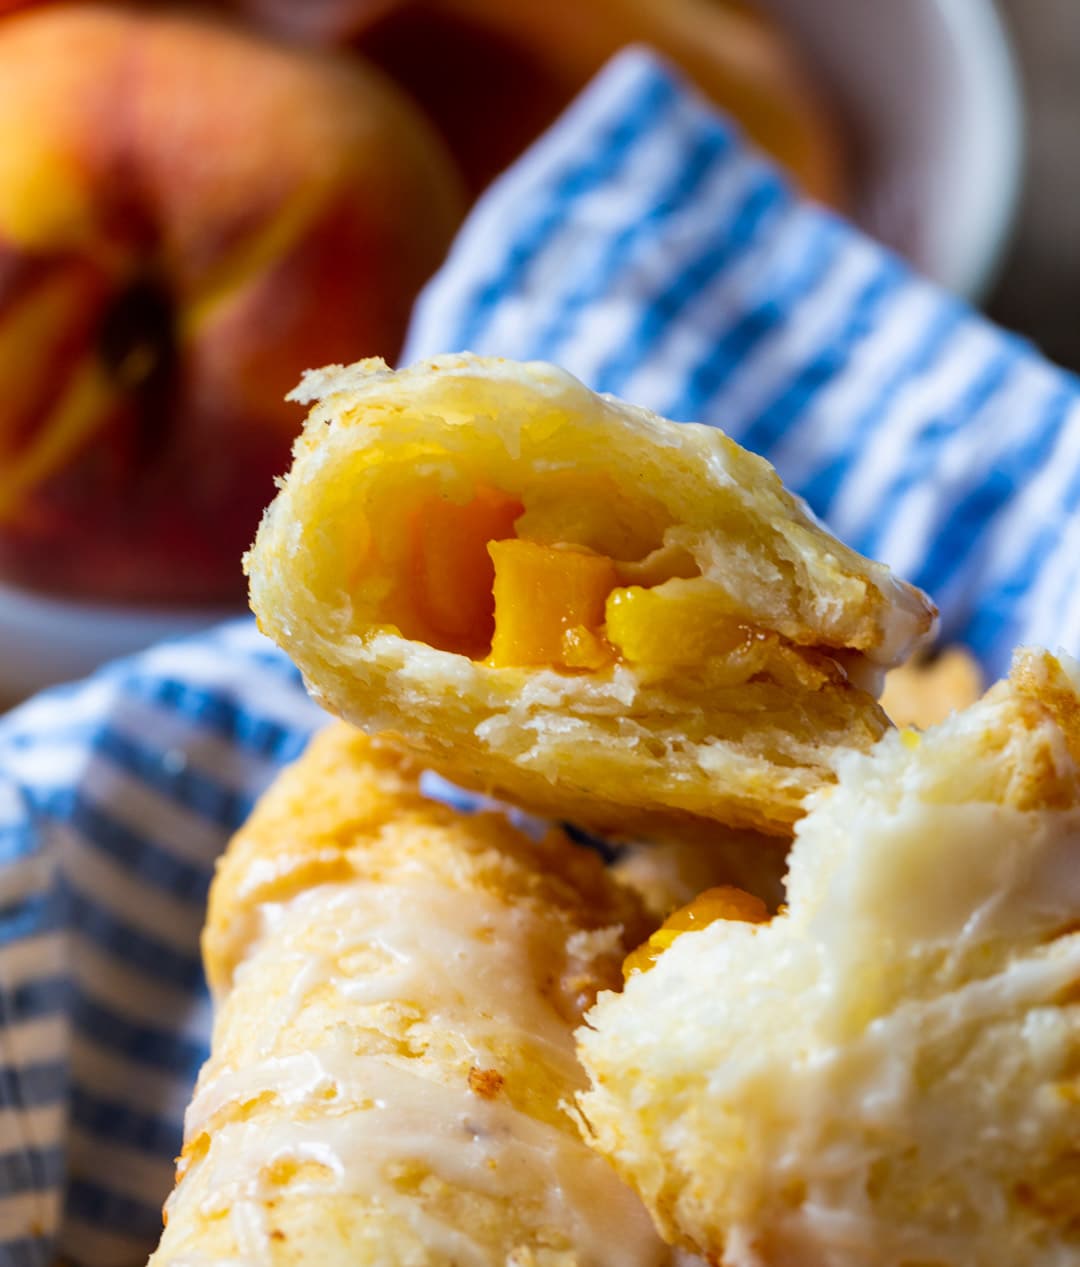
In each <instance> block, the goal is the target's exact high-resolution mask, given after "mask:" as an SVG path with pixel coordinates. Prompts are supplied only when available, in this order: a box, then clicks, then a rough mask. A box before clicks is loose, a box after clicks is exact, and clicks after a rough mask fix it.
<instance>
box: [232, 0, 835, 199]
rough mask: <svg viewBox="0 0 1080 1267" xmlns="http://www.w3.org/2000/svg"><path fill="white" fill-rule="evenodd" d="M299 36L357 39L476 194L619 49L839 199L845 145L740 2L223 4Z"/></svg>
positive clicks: (787, 48)
mask: <svg viewBox="0 0 1080 1267" xmlns="http://www.w3.org/2000/svg"><path fill="white" fill-rule="evenodd" d="M231 2H232V3H233V4H234V5H235V6H236V7H238V8H240V9H242V10H244V11H246V12H247V13H248V14H250V15H253V16H257V17H259V18H261V19H262V20H263V21H264V22H266V23H267V24H268V25H270V26H272V27H274V28H275V29H277V30H280V31H283V32H285V33H287V34H289V35H291V36H293V37H301V38H305V39H310V40H323V41H326V40H342V39H346V38H351V39H353V40H355V41H356V47H357V48H359V49H360V50H361V51H362V52H363V53H365V54H366V55H367V56H369V57H371V58H372V59H373V60H374V61H376V62H377V63H378V64H379V65H381V66H383V67H384V69H386V70H387V71H389V72H390V74H391V75H393V77H394V78H395V79H396V80H397V81H398V82H399V83H400V84H401V85H402V86H404V87H406V88H408V89H409V91H410V92H411V93H412V94H413V95H414V96H415V97H416V99H417V100H418V101H419V102H420V103H421V104H422V105H423V106H424V107H425V109H426V110H427V111H428V113H429V115H430V116H431V117H432V119H433V120H434V121H435V122H436V123H437V124H438V125H439V127H440V128H441V129H442V131H443V133H444V135H445V136H446V138H447V139H448V141H449V142H450V145H451V147H452V149H453V150H454V153H455V154H456V156H457V158H458V160H459V162H460V163H461V164H462V166H463V168H464V170H465V172H466V175H467V176H468V178H469V180H470V183H471V184H472V185H473V187H474V188H479V187H482V186H483V185H484V184H485V183H486V182H487V181H488V180H490V179H491V177H492V176H494V175H495V174H496V172H497V171H498V170H499V169H500V168H501V167H504V166H505V165H506V164H507V163H508V162H509V161H510V160H511V159H512V158H513V157H514V156H515V154H516V153H517V152H518V151H519V150H521V149H522V147H523V146H524V145H525V144H527V143H528V142H529V141H530V140H532V139H533V137H535V136H536V135H537V134H538V133H539V132H540V131H541V130H542V129H543V128H544V127H546V126H547V125H548V124H549V123H550V122H551V121H552V120H553V119H554V118H555V116H556V114H557V113H558V112H559V111H560V110H561V109H562V108H563V107H564V106H565V105H566V104H567V102H568V101H569V100H570V98H571V97H572V96H573V95H574V93H576V92H577V91H578V90H579V89H580V88H581V87H582V86H583V85H584V84H585V83H586V81H587V80H588V79H589V78H590V77H591V76H592V75H593V74H595V73H596V71H597V70H598V69H599V68H600V67H601V66H602V65H603V63H604V62H605V61H606V60H607V59H608V58H609V57H610V56H611V55H612V54H613V53H614V52H615V51H616V50H617V49H619V48H621V47H623V46H624V45H626V44H633V43H639V44H647V45H651V46H652V47H653V48H655V49H656V50H657V51H659V52H660V53H662V54H664V55H665V56H666V57H668V58H670V59H671V60H672V61H673V62H674V63H675V64H676V65H678V66H680V67H681V68H682V69H683V70H684V71H685V72H686V73H687V74H688V75H689V76H690V77H691V79H693V80H694V82H695V83H696V84H697V86H698V87H699V88H700V89H701V90H702V91H703V92H704V93H705V94H706V95H707V96H708V97H710V98H711V99H712V100H713V101H714V102H715V103H716V104H717V105H719V106H721V107H723V108H724V109H725V110H727V111H729V112H730V113H731V114H732V115H733V116H734V117H735V118H736V119H738V120H739V122H740V123H741V124H742V126H743V128H744V129H745V130H746V132H747V133H748V135H749V136H751V137H752V138H753V139H754V140H755V141H756V142H757V143H758V144H759V145H760V146H762V148H764V149H765V150H767V151H768V152H769V153H771V154H772V155H773V156H774V157H775V158H777V159H778V160H779V161H780V162H781V163H782V164H784V165H785V166H786V167H787V168H789V170H790V171H791V172H792V174H793V175H794V176H795V178H796V180H797V181H798V182H799V184H800V185H801V186H802V187H803V189H804V190H805V191H806V192H808V193H809V194H811V195H812V196H814V197H816V198H819V199H821V200H822V201H824V202H829V203H832V204H834V205H843V204H844V202H845V201H846V199H847V183H848V171H847V167H848V156H847V153H846V150H847V146H846V143H845V140H844V137H843V136H842V134H841V132H840V130H839V128H838V126H837V124H836V120H835V119H834V118H833V116H832V112H831V110H830V109H829V106H828V103H827V102H826V100H825V99H824V95H823V93H822V92H821V90H820V87H819V85H818V84H817V83H816V82H815V81H814V79H813V77H812V76H811V75H809V74H808V73H807V71H806V69H805V67H804V65H803V63H802V60H801V58H800V56H799V54H798V50H797V49H796V48H795V47H794V46H793V45H792V43H791V41H790V40H789V39H788V38H787V36H786V34H785V32H784V31H782V30H781V29H780V28H779V27H778V26H777V25H776V23H775V22H773V21H772V20H770V19H769V18H768V17H767V16H766V15H764V14H763V13H760V12H758V11H757V10H755V9H754V8H753V6H752V5H749V4H745V3H742V0H512V2H510V3H508V2H507V0H305V2H304V3H302V4H300V3H295V0H231Z"/></svg>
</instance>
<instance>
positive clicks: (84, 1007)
mask: <svg viewBox="0 0 1080 1267" xmlns="http://www.w3.org/2000/svg"><path fill="white" fill-rule="evenodd" d="M465 348H470V349H472V350H475V351H485V352H495V353H501V354H504V355H507V356H514V357H522V358H544V359H550V360H554V361H558V362H560V363H562V364H564V365H566V366H567V367H568V368H570V369H571V370H573V371H574V372H575V373H577V374H578V375H580V376H581V377H582V378H583V379H584V380H585V381H586V382H588V383H589V384H590V385H591V386H594V387H597V388H599V389H601V390H604V391H611V392H615V393H617V394H619V395H623V396H626V397H628V398H629V399H631V400H634V401H636V402H639V403H643V404H646V405H649V406H651V407H652V408H655V409H657V410H659V411H660V412H662V413H665V414H668V415H669V416H672V417H675V418H679V419H684V420H686V419H697V420H700V421H704V422H708V423H713V424H716V425H720V426H722V427H723V428H724V429H725V430H726V431H728V432H729V434H731V435H733V436H734V437H735V438H737V439H738V440H740V441H741V442H742V443H744V444H746V445H748V446H749V447H751V448H754V449H757V450H758V451H760V452H763V453H765V454H766V455H767V456H769V457H770V458H771V459H772V460H773V461H774V462H775V463H776V465H777V466H778V467H779V469H780V471H781V473H782V474H783V476H784V477H785V479H786V480H787V481H788V483H789V484H790V485H791V486H793V487H794V488H795V489H796V490H798V491H800V492H801V493H802V494H803V495H804V496H805V497H806V498H807V499H808V500H809V502H810V503H811V505H812V506H813V507H814V508H815V509H816V510H817V511H818V512H819V513H820V514H822V515H823V516H824V517H825V518H826V519H827V520H828V521H829V522H830V524H831V525H832V526H833V527H834V528H835V529H836V530H837V531H838V532H839V533H840V534H841V535H842V536H843V537H845V538H846V539H847V540H849V541H850V542H851V543H852V544H853V545H855V546H857V547H858V548H860V549H862V550H865V551H867V552H869V553H872V554H875V555H877V556H879V557H882V558H885V559H886V560H888V561H889V562H891V563H892V564H893V565H894V566H896V567H897V568H898V569H899V570H900V571H901V572H902V573H904V574H905V575H906V576H908V577H909V578H910V579H912V580H915V581H916V582H918V583H919V584H921V585H923V586H925V587H926V588H928V589H929V590H930V591H931V592H932V593H933V594H934V595H935V597H936V598H937V599H938V601H939V603H940V605H941V607H942V611H943V620H944V631H945V635H946V636H947V637H948V638H950V639H962V640H964V641H966V642H967V643H968V644H969V645H970V646H972V647H973V648H974V649H975V650H976V651H977V652H978V654H979V655H980V656H981V658H982V659H983V661H984V663H985V664H986V666H987V667H988V668H989V669H990V670H991V671H994V672H997V671H1000V670H1001V669H1002V668H1003V667H1004V666H1005V663H1006V660H1007V657H1008V654H1009V652H1010V650H1011V648H1012V646H1013V645H1014V644H1015V643H1016V642H1017V641H1019V640H1032V641H1038V642H1042V643H1046V644H1049V645H1051V646H1056V645H1064V646H1065V647H1066V648H1067V649H1070V650H1072V651H1074V652H1075V651H1078V650H1080V636H1078V634H1080V586H1078V585H1077V584H1076V583H1075V576H1076V571H1077V568H1078V566H1080V548H1078V547H1080V542H1078V540H1077V535H1078V532H1080V526H1078V525H1080V518H1078V516H1077V515H1076V514H1075V510H1076V505H1077V501H1078V499H1080V411H1078V393H1077V383H1076V381H1075V380H1074V379H1072V378H1070V377H1069V376H1067V375H1065V374H1063V373H1061V372H1060V371H1058V370H1056V369H1054V368H1053V367H1051V366H1049V365H1047V364H1046V363H1045V362H1043V361H1042V360H1040V359H1039V357H1038V356H1037V355H1036V354H1035V353H1034V352H1033V351H1032V350H1031V349H1030V348H1029V347H1027V346H1026V345H1025V344H1024V343H1022V342H1021V341H1020V340H1018V339H1015V338H1013V337H1011V336H1009V335H1006V334H1003V333H1002V332H1001V331H999V330H996V329H994V328H993V327H992V326H991V325H989V324H988V323H986V322H985V321H983V320H982V319H981V318H979V317H977V316H976V315H974V314H972V313H971V312H970V311H968V310H967V309H966V308H964V307H963V305H961V304H960V303H958V302H957V301H955V300H953V299H951V298H949V297H948V296H946V295H943V294H942V293H941V292H940V291H938V290H936V289H935V288H934V287H932V286H931V285H929V284H927V283H925V282H922V281H920V280H919V279H917V278H915V277H913V276H912V275H911V274H910V273H909V272H908V271H907V269H906V268H905V267H904V265H903V264H902V263H900V262H899V261H898V260H897V259H895V258H894V257H892V256H890V255H889V254H887V253H886V252H884V251H882V250H881V249H880V248H879V247H877V246H875V245H874V244H872V243H870V242H868V241H866V240H865V239H864V238H862V237H861V236H860V235H859V234H858V233H857V232H855V231H853V230H852V229H851V228H850V227H849V226H847V225H845V224H844V223H843V222H841V221H840V220H838V219H836V218H835V217H833V216H832V215H830V214H828V213H827V212H825V211H823V210H821V209H819V208H817V207H814V206H811V205H808V204H806V203H805V202H802V201H800V200H799V199H798V198H797V197H796V196H795V195H793V194H792V193H791V191H790V190H789V189H788V188H787V187H786V186H785V184H784V182H783V180H782V179H781V178H780V177H779V176H778V175H777V173H776V172H775V171H774V170H773V169H772V168H771V167H770V166H769V165H768V164H767V163H766V162H764V161H763V160H762V159H760V158H759V157H758V156H756V155H755V154H754V153H752V152H751V151H750V150H748V149H747V148H746V146H745V145H744V144H743V143H742V141H741V140H740V138H739V136H738V134H737V133H736V132H735V131H734V130H733V129H732V128H731V127H730V126H729V125H728V124H726V123H724V122H723V121H721V120H720V119H719V118H717V116H716V115H714V114H713V113H712V112H711V111H710V110H709V109H707V108H706V107H705V106H704V105H702V103H701V102H700V101H698V99H697V98H696V97H695V96H694V94H693V93H692V92H690V91H689V90H687V89H686V87H685V86H684V85H682V84H681V83H680V82H679V81H678V79H677V78H676V77H675V76H674V75H673V74H672V73H671V72H670V71H669V70H668V69H666V68H665V67H664V66H663V65H662V64H661V63H659V62H658V61H657V60H656V59H655V58H653V57H652V56H651V55H649V54H646V53H643V52H638V51H631V52H628V53H626V54H623V55H622V56H621V57H619V58H618V59H616V61H615V62H613V63H612V64H611V65H610V66H609V67H608V68H607V69H606V70H605V72H604V73H603V74H602V75H601V76H600V78H599V79H598V80H597V81H596V82H595V83H594V84H593V85H592V86H591V87H590V88H589V90H588V91H587V92H586V93H585V95H584V96H583V97H582V98H581V99H580V100H579V101H578V102H577V103H576V104H575V105H574V106H573V107H572V108H571V109H570V111H569V112H568V113H567V114H566V115H565V116H564V118H563V119H562V120H560V121H559V123H558V124H557V125H556V126H555V127H554V128H553V129H552V130H551V131H550V132H549V133H548V134H547V135H546V136H545V137H544V138H542V139H541V140H540V141H539V142H538V144H537V145H536V146H535V147H534V148H533V149H532V150H531V151H530V152H529V154H528V155H526V156H525V157H524V158H523V159H522V160H521V162H519V163H518V164H517V165H516V166H515V167H514V168H513V169H512V170H511V171H510V172H509V173H508V174H507V175H505V176H504V177H503V178H502V179H501V180H500V181H499V182H498V183H497V184H496V185H494V186H493V187H492V188H491V190H490V191H489V192H488V193H487V194H486V195H485V197H484V198H483V199H482V200H481V201H480V203H479V204H478V205H477V207H476V208H475V210H474V212H473V213H472V215H471V217H470V219H469V221H468V222H467V224H466V225H465V228H464V229H463V231H462V233H461V235H460V237H459V239H458V242H457V244H456V245H455V248H454V250H453V252H452V254H451V256H450V258H449V260H448V261H447V263H446V265H445V267H444V268H443V270H442V271H441V272H440V274H439V275H438V276H437V277H436V278H435V279H434V281H433V282H432V283H431V285H430V286H429V288H428V290H427V292H426V293H425V295H424V296H423V298H422V300H421V303H420V304H419V306H418V309H417V312H416V314H415V319H414V323H413V328H412V331H411V335H410V340H409V346H408V349H407V353H406V355H407V358H409V359H412V358H415V357H418V356H422V355H427V354H435V353H441V352H445V351H454V350H459V349H465ZM321 720H322V717H321V714H320V713H319V711H318V710H317V709H316V708H315V707H314V705H312V704H311V703H310V702H309V701H308V699H307V698H306V696H305V695H304V692H303V689H302V686H301V684H300V681H299V678H298V676H297V674H296V673H295V671H294V670H293V669H292V667H291V666H290V665H289V664H288V663H287V661H286V660H285V659H284V657H283V656H281V654H280V653H278V652H277V651H276V650H275V649H273V648H272V647H270V646H269V645H268V644H267V643H266V642H265V641H264V640H263V639H262V638H261V637H260V636H259V635H258V634H257V633H256V632H255V630H254V627H253V625H252V624H251V623H250V622H249V621H239V622H235V623H233V624H230V625H228V626H225V627H223V628H222V629H220V630H217V631H215V632H213V633H211V634H209V635H203V636H200V637H196V638H193V639H188V640H185V641H179V642H176V643H173V644H170V645H166V646H163V647H160V648H157V649H155V650H152V651H150V652H148V653H145V654H143V655H140V656H136V657H134V658H132V659H130V660H127V661H124V662H120V663H117V664H115V665H112V666H109V667H107V668H106V669H104V670H102V671H101V672H99V673H98V674H97V675H95V677H93V678H92V679H90V680H89V681H88V682H86V683H84V684H80V685H75V686H68V687H63V688H59V689H56V690H53V691H51V692H49V693H47V694H45V695H43V696H41V697H39V698H38V699H37V700H35V701H33V702H31V703H30V704H27V705H25V706H23V707H22V708H21V709H19V710H17V711H16V712H14V713H12V714H10V715H9V716H8V717H7V718H6V719H4V720H3V722H2V723H0V1262H2V1263H3V1264H4V1267H45V1265H46V1264H51V1263H53V1262H54V1261H55V1258H56V1256H57V1255H58V1254H59V1255H62V1256H63V1257H65V1258H67V1259H69V1260H71V1261H73V1262H74V1263H76V1264H78V1267H128V1265H130V1264H132V1263H135V1262H138V1260H139V1259H140V1257H142V1256H144V1255H145V1254H146V1253H147V1252H148V1251H149V1250H150V1249H151V1248H152V1246H153V1244H154V1243H155V1241H156V1239H157V1236H158V1232H159V1229H160V1205H161V1202H162V1199H163V1198H164V1196H165V1195H166V1194H167V1192H168V1190H169V1188H170V1186H171V1183H172V1158H173V1157H174V1156H175V1155H176V1152H177V1151H178V1148H179V1144H180V1135H181V1125H182V1116H183V1110H184V1106H185V1104H186V1103H187V1100H188V1098H189V1095H190V1091H191V1085H192V1082H193V1080H194V1076H195V1073H196V1071H197V1068H198V1066H199V1064H200V1062H201V1060H202V1058H203V1057H204V1055H205V1050H206V1042H207V1034H208V1026H209V1013H208V1003H207V998H206V994H205V989H204V985H203V979H202V972H201V968H200V964H199V958H198V934H199V930H200V926H201V923H202V918H203V907H204V902H205V896H206V890H207V886H208V883H209V879H210V875H211V872H212V868H213V863H214V859H215V858H216V856H217V855H218V854H219V853H220V851H221V849H222V848H223V846H224V844H225V842H226V840H227V838H228V836H229V835H230V833H231V832H232V831H233V830H234V829H235V828H236V827H237V826H238V825H239V823H240V822H241V821H242V820H243V818H244V817H245V815H246V814H247V812H248V811H249V809H250V807H251V805H252V802H253V800H254V798H255V797H256V796H257V794H258V793H259V792H260V791H261V790H262V788H263V787H264V786H265V785H266V784H267V782H268V781H269V780H270V779H271V778H272V777H273V775H274V774H275V773H276V771H277V770H278V769H279V768H280V767H281V766H282V764H284V763H285V762H287V761H289V760H291V759H293V758H294V757H295V756H297V755H298V754H299V752H300V751H301V750H302V748H303V746H304V744H305V742H306V740H307V738H308V737H309V735H310V734H311V732H312V730H313V729H314V728H315V727H316V726H318V725H319V724H320V722H321Z"/></svg>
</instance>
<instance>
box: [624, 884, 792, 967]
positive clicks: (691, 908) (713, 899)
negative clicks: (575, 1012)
mask: <svg viewBox="0 0 1080 1267" xmlns="http://www.w3.org/2000/svg"><path fill="white" fill-rule="evenodd" d="M721 919H726V920H738V921H739V922H741V923H744V924H764V923H767V922H768V919H769V911H768V908H767V907H766V905H765V903H764V902H763V901H762V900H761V899H760V898H756V897H754V895H753V894H752V893H747V892H745V891H744V890H743V889H736V888H734V887H733V886H732V885H730V884H724V885H721V886H720V887H719V888H715V889H706V890H705V892H704V893H699V894H698V896H697V897H696V898H694V900H693V901H692V902H690V903H689V904H688V905H687V906H682V907H680V908H679V909H678V910H677V911H674V912H673V913H672V914H671V915H669V916H668V917H667V919H666V920H664V922H663V924H661V925H660V927H659V928H658V929H657V930H656V932H655V933H653V935H652V936H651V937H650V938H649V940H648V941H647V942H645V943H644V944H643V945H641V946H638V948H637V949H636V950H634V951H631V953H630V954H629V955H627V957H626V959H625V960H624V961H623V976H624V977H625V978H626V979H627V980H629V978H630V977H632V976H634V975H635V974H637V973H639V972H648V971H649V969H650V968H651V967H652V966H653V965H654V964H655V963H656V961H657V960H658V959H659V958H660V956H661V955H662V954H663V953H664V951H665V950H667V949H668V947H669V946H671V945H673V944H674V943H675V942H676V941H677V940H678V939H679V938H680V937H681V936H682V935H683V934H684V933H692V932H700V930H701V929H703V928H707V927H708V926H709V925H710V924H714V923H716V921H717V920H721Z"/></svg>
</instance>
